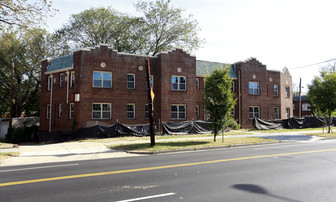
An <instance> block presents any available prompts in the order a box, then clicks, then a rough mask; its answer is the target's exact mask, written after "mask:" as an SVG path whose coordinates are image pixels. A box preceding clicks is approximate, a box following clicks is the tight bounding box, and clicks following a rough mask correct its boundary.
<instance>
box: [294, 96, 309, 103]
mask: <svg viewBox="0 0 336 202" xmlns="http://www.w3.org/2000/svg"><path fill="white" fill-rule="evenodd" d="M299 99H300V97H299V96H298V95H297V96H293V102H298V101H299ZM301 102H308V99H307V96H306V95H301Z"/></svg>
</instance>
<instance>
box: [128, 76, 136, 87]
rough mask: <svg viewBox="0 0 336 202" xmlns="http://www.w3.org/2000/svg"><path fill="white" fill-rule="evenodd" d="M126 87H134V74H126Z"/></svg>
mask: <svg viewBox="0 0 336 202" xmlns="http://www.w3.org/2000/svg"><path fill="white" fill-rule="evenodd" d="M127 89H135V74H127Z"/></svg>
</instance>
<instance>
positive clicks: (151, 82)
mask: <svg viewBox="0 0 336 202" xmlns="http://www.w3.org/2000/svg"><path fill="white" fill-rule="evenodd" d="M149 81H150V85H151V87H152V89H153V90H154V76H153V75H150V77H149ZM145 90H148V89H147V80H146V85H145Z"/></svg>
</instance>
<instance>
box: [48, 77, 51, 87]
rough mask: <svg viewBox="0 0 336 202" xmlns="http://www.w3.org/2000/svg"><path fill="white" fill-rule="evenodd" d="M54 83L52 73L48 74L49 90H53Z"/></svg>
mask: <svg viewBox="0 0 336 202" xmlns="http://www.w3.org/2000/svg"><path fill="white" fill-rule="evenodd" d="M51 85H52V75H50V76H48V90H51Z"/></svg>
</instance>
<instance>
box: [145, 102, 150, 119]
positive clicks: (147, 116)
mask: <svg viewBox="0 0 336 202" xmlns="http://www.w3.org/2000/svg"><path fill="white" fill-rule="evenodd" d="M145 119H149V108H148V104H146V105H145Z"/></svg>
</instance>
